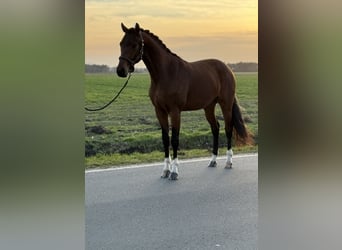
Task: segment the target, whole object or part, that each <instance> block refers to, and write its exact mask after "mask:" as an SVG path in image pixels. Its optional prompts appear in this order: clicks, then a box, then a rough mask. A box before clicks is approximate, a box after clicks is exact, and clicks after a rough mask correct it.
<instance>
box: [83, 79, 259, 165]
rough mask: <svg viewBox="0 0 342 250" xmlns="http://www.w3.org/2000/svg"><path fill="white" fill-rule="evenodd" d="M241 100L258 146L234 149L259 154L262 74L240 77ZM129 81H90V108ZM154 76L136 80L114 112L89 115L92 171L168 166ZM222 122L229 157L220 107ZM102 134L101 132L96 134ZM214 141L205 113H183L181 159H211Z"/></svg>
mask: <svg viewBox="0 0 342 250" xmlns="http://www.w3.org/2000/svg"><path fill="white" fill-rule="evenodd" d="M236 78H237V96H238V99H239V103H240V106H241V107H242V113H243V116H244V117H248V118H249V119H248V123H247V126H248V128H249V130H250V131H251V132H252V133H253V134H254V136H255V142H256V144H255V145H254V146H247V147H238V148H237V147H233V150H234V152H255V151H257V144H258V74H257V73H240V74H239V73H237V74H236ZM124 82H125V79H122V78H118V77H117V76H116V74H114V73H113V74H86V75H85V105H86V106H87V107H92V108H94V107H99V106H102V105H104V104H105V103H107V102H108V101H109V100H111V99H112V97H113V96H114V95H115V94H116V93H117V92H118V91H119V90H120V88H121V87H122V85H123V83H124ZM149 87H150V77H149V75H148V74H133V75H132V77H131V79H130V81H129V83H128V85H127V87H126V89H125V90H124V91H123V92H122V93H121V95H120V97H119V98H118V99H117V100H116V101H115V102H114V103H113V104H112V105H110V106H109V107H108V108H106V109H104V110H102V111H98V112H87V111H86V112H85V154H86V168H91V167H105V166H109V165H123V164H132V163H141V162H151V161H158V160H160V161H161V160H162V159H163V157H164V153H163V145H162V140H161V130H160V128H159V124H158V121H157V118H156V116H155V113H154V108H153V106H152V103H151V101H150V99H149V96H148V90H149ZM216 116H217V117H218V120H219V122H220V124H221V131H220V141H219V145H220V151H219V152H221V154H225V151H226V148H225V145H226V138H225V134H224V129H223V128H224V122H223V119H222V118H223V117H222V113H221V110H220V108H219V106H217V107H216ZM96 128H97V129H96ZM211 145H212V135H211V131H210V126H209V124H208V123H207V121H206V119H205V116H204V111H203V110H198V111H191V112H182V117H181V132H180V145H179V149H180V151H179V155H180V159H182V158H188V157H200V156H210V154H211V153H210V152H211Z"/></svg>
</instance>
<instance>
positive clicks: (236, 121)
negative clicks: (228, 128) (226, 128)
mask: <svg viewBox="0 0 342 250" xmlns="http://www.w3.org/2000/svg"><path fill="white" fill-rule="evenodd" d="M232 124H233V127H234V129H235V132H236V133H235V135H236V139H237V140H238V141H239V142H241V143H243V144H249V143H251V140H252V139H251V134H250V132H249V131H248V130H247V128H246V125H245V122H244V120H243V118H242V114H241V110H240V106H239V104H238V100H237V98H236V96H235V97H234V103H233V110H232Z"/></svg>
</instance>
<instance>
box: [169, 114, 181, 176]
mask: <svg viewBox="0 0 342 250" xmlns="http://www.w3.org/2000/svg"><path fill="white" fill-rule="evenodd" d="M170 116H171V124H172V135H171V145H172V150H173V160H172V163H171V175H170V180H177V179H178V167H179V161H178V156H177V153H178V146H179V130H180V112H179V111H177V112H172V113H171V114H170Z"/></svg>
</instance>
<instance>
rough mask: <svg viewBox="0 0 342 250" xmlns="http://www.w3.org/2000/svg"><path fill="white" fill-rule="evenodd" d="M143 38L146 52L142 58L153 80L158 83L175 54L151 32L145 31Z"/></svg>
mask: <svg viewBox="0 0 342 250" xmlns="http://www.w3.org/2000/svg"><path fill="white" fill-rule="evenodd" d="M143 38H144V54H143V58H142V59H143V61H144V63H145V65H146V67H147V69H148V71H149V73H150V75H151V78H152V82H154V83H158V82H159V80H160V79H161V76H162V75H164V73H165V71H166V70H167V69H168V68H169V66H170V64H171V63H173V60H174V58H173V57H174V56H173V55H172V54H170V52H168V51H166V49H165V48H163V47H162V46H161V44H160V43H159V42H158V41H156V40H155V39H154V38H153V37H150V35H149V34H147V33H145V32H144V33H143Z"/></svg>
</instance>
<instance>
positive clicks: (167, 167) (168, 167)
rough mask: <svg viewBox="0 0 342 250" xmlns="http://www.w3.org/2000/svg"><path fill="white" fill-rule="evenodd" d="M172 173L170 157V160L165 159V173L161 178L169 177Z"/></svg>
mask: <svg viewBox="0 0 342 250" xmlns="http://www.w3.org/2000/svg"><path fill="white" fill-rule="evenodd" d="M170 171H171V158H170V157H169V158H165V159H164V167H163V172H162V175H161V177H162V178H167V177H169V174H170Z"/></svg>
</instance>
